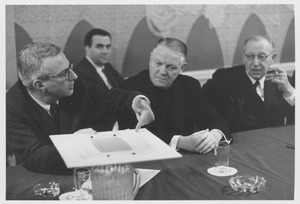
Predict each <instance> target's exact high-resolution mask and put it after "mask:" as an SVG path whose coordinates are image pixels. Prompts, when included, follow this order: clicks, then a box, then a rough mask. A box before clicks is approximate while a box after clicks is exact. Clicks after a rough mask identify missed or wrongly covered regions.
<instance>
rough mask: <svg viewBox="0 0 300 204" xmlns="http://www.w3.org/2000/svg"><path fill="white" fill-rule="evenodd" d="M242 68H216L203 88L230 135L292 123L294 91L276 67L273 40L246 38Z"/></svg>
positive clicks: (284, 73) (286, 77) (266, 37)
mask: <svg viewBox="0 0 300 204" xmlns="http://www.w3.org/2000/svg"><path fill="white" fill-rule="evenodd" d="M241 55H242V58H243V65H241V66H236V67H232V68H225V69H218V70H217V71H216V72H215V73H214V74H213V76H212V79H209V80H208V81H207V83H206V84H204V86H203V90H204V93H205V95H206V97H207V99H208V100H209V102H210V103H211V104H212V105H213V106H214V107H215V108H216V109H217V111H218V112H219V113H220V114H221V115H222V116H223V117H224V118H225V119H226V120H227V122H228V123H229V126H230V128H231V131H232V132H237V131H245V130H251V129H257V128H264V127H270V126H281V125H285V124H288V123H289V121H293V117H294V110H295V109H294V106H295V90H294V87H293V86H291V84H290V82H289V80H290V77H289V76H288V75H287V73H286V71H285V70H284V69H283V68H280V67H271V65H272V64H273V63H274V60H275V58H276V51H275V48H274V43H273V41H272V40H271V39H270V38H269V37H268V36H265V35H253V36H251V37H249V38H247V39H246V40H245V42H244V46H243V49H242V53H241Z"/></svg>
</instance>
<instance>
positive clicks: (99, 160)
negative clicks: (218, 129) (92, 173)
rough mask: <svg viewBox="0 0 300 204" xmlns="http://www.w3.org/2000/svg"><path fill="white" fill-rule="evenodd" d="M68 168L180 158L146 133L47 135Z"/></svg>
mask: <svg viewBox="0 0 300 204" xmlns="http://www.w3.org/2000/svg"><path fill="white" fill-rule="evenodd" d="M50 138H51V140H52V142H53V144H54V145H55V147H56V148H57V150H58V152H59V153H60V155H61V157H62V158H63V160H64V162H65V164H66V166H67V167H68V168H75V167H85V166H98V165H108V164H118V163H134V162H141V161H151V160H161V159H171V158H179V157H182V156H181V154H179V153H178V152H176V150H175V149H172V148H171V147H170V146H169V145H167V144H166V143H164V142H163V141H162V140H160V139H159V138H158V137H156V136H155V135H153V134H152V133H151V132H149V131H148V130H147V129H140V130H139V131H138V132H135V130H129V129H128V130H120V131H107V132H99V133H97V134H65V135H50Z"/></svg>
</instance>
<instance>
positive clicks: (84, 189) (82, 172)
mask: <svg viewBox="0 0 300 204" xmlns="http://www.w3.org/2000/svg"><path fill="white" fill-rule="evenodd" d="M73 177H74V185H75V192H77V193H76V194H77V195H78V197H77V200H90V199H91V191H92V189H91V180H90V177H91V172H90V169H89V168H75V169H74V170H73Z"/></svg>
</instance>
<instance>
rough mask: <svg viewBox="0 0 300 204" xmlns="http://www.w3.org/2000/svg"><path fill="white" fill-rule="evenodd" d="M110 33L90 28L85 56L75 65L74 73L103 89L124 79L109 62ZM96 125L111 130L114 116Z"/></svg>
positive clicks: (98, 128) (116, 84)
mask: <svg viewBox="0 0 300 204" xmlns="http://www.w3.org/2000/svg"><path fill="white" fill-rule="evenodd" d="M111 40H112V38H111V35H110V33H109V32H107V31H105V30H102V29H98V28H95V29H92V30H90V31H89V32H88V33H87V34H86V36H85V38H84V46H85V53H86V54H85V57H84V58H83V59H82V60H81V61H80V62H79V63H78V65H76V66H75V68H74V71H75V73H76V74H77V75H78V76H79V77H80V78H82V79H84V80H87V81H88V82H89V83H91V84H93V85H95V86H99V85H100V86H102V87H103V88H104V89H107V90H108V89H110V88H112V87H117V86H118V85H119V84H120V82H122V81H123V80H124V79H123V77H122V76H121V75H120V74H119V72H117V71H116V70H115V69H114V67H113V66H112V65H111V64H110V63H109V60H110V57H111ZM107 119H108V121H106V122H104V121H103V122H102V123H101V125H98V127H97V128H96V129H97V130H99V131H100V130H102V131H104V130H111V129H112V128H113V126H114V123H115V121H116V118H114V117H111V118H110V119H109V118H107Z"/></svg>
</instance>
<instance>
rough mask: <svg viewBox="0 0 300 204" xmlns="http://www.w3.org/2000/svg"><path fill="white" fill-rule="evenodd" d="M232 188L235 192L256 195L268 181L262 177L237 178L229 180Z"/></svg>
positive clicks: (247, 176)
mask: <svg viewBox="0 0 300 204" xmlns="http://www.w3.org/2000/svg"><path fill="white" fill-rule="evenodd" d="M229 184H230V186H231V187H232V188H233V189H234V190H235V191H240V192H247V191H249V192H251V193H256V192H258V191H261V190H262V189H263V187H264V186H265V185H266V180H265V179H264V178H263V177H260V176H250V175H243V176H235V177H231V178H230V179H229Z"/></svg>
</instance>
